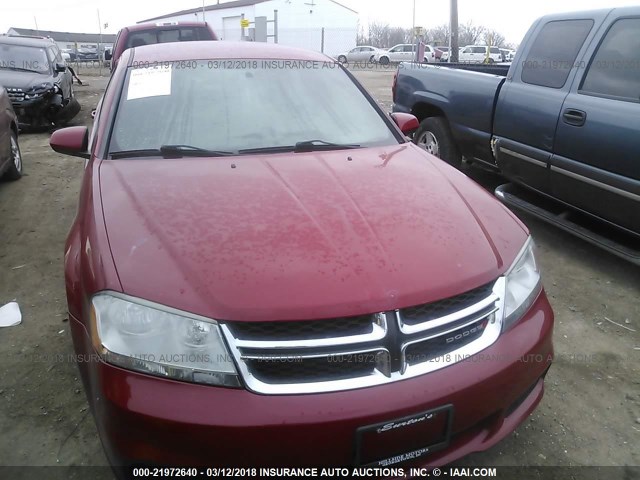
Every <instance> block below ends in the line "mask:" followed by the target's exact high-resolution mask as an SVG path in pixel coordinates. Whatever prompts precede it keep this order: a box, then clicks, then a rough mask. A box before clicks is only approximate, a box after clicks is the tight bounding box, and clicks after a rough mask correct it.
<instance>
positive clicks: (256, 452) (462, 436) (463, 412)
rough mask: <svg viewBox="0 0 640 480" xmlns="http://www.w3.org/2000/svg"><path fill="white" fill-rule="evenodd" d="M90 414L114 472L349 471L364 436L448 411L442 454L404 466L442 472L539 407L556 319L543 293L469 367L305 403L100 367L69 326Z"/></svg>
mask: <svg viewBox="0 0 640 480" xmlns="http://www.w3.org/2000/svg"><path fill="white" fill-rule="evenodd" d="M71 327H72V334H73V341H74V345H75V349H76V353H77V354H78V355H80V357H79V358H83V359H87V358H92V359H93V360H92V361H83V362H80V363H79V366H80V370H81V373H82V378H83V382H84V384H85V389H86V392H87V397H88V399H89V403H90V406H91V408H92V411H93V414H94V418H95V420H96V424H97V427H98V431H99V433H100V437H101V440H102V443H103V445H104V448H105V451H106V453H107V456H108V458H109V460H110V462H111V463H112V464H113V465H124V466H133V465H145V464H147V465H149V464H152V465H203V466H204V465H208V466H233V467H236V466H277V467H282V466H348V465H353V463H354V459H355V432H356V429H358V428H359V427H362V426H366V425H372V424H376V423H380V422H387V421H389V420H393V419H397V418H402V417H406V416H409V415H414V414H416V413H419V412H424V411H427V410H431V409H434V408H437V407H440V406H442V405H447V404H451V405H453V407H454V413H453V422H452V437H451V442H450V444H449V446H448V447H447V448H445V449H443V450H440V451H437V452H434V453H431V454H430V455H428V456H426V457H422V458H420V459H419V461H416V462H413V463H409V464H408V465H420V466H440V465H444V464H447V463H450V462H452V461H454V460H456V459H459V458H461V457H463V456H465V455H467V454H469V453H472V452H477V451H483V450H486V449H487V448H490V447H491V446H493V445H495V444H496V443H497V442H499V441H500V440H502V439H503V438H504V437H505V436H507V435H508V434H509V433H511V432H512V431H513V430H514V429H515V428H516V427H517V426H518V425H519V424H520V423H521V422H522V421H523V420H524V419H525V418H526V417H527V416H528V415H529V414H530V413H531V412H532V411H533V410H534V408H535V407H536V405H537V404H538V403H539V402H540V400H541V398H542V395H543V389H544V387H543V378H544V375H545V374H546V372H547V370H548V368H549V366H550V364H551V360H552V356H553V347H552V330H553V312H552V310H551V307H550V305H549V302H548V300H547V298H546V295H545V294H544V292H542V293H541V294H540V295H539V297H538V298H537V300H536V302H535V303H534V304H533V306H532V307H531V309H530V310H529V312H528V313H527V314H526V315H525V317H524V318H523V319H522V320H521V321H520V322H519V323H518V324H516V326H514V327H513V328H512V329H511V330H509V331H508V332H506V333H505V334H503V335H502V336H501V337H500V338H499V339H498V340H497V341H496V342H495V343H494V344H493V345H492V346H490V347H489V348H487V349H485V350H484V351H482V352H481V353H480V354H479V355H478V356H477V357H476V358H475V359H471V360H468V361H462V362H459V363H457V364H454V365H452V366H450V367H447V368H444V369H441V370H438V371H435V372H433V373H430V374H427V375H424V376H421V377H417V378H413V379H410V380H405V381H399V382H395V383H391V384H386V385H382V386H377V387H371V388H364V389H360V390H350V391H344V392H333V393H325V394H312V395H291V396H284V395H282V396H278V395H258V394H254V393H251V392H249V391H247V390H243V389H229V388H218V387H211V386H205V385H195V384H189V383H182V382H177V381H171V380H165V379H160V378H156V377H151V376H148V375H144V374H140V373H136V372H132V371H127V370H123V369H121V368H118V367H114V366H112V365H108V364H106V363H103V362H102V361H100V360H97V359H96V356H95V352H94V351H93V348H92V346H91V343H90V339H89V336H88V335H87V332H86V329H85V328H84V325H83V324H82V323H81V322H80V321H78V320H77V319H74V318H72V319H71Z"/></svg>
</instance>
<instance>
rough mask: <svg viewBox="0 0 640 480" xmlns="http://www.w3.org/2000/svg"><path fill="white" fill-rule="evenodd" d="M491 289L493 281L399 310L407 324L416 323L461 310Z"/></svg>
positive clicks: (486, 294) (490, 291) (478, 299)
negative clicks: (466, 290)
mask: <svg viewBox="0 0 640 480" xmlns="http://www.w3.org/2000/svg"><path fill="white" fill-rule="evenodd" d="M492 291H493V283H489V284H487V285H483V286H481V287H478V288H475V289H473V290H469V291H468V292H465V293H462V294H460V295H456V296H455V297H449V298H445V299H443V300H438V301H436V302H432V303H426V304H424V305H417V306H415V307H409V308H403V309H401V310H400V313H401V315H402V320H403V321H404V323H405V324H407V325H416V324H419V323H423V322H428V321H430V320H435V319H436V318H441V317H444V316H446V315H449V314H451V313H454V312H458V311H460V310H463V309H465V308H467V307H470V306H471V305H475V304H476V303H478V302H480V301H482V300H484V299H485V298H487V297H488V296H489V295H491V293H492Z"/></svg>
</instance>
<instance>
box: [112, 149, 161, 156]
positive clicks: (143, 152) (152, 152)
mask: <svg viewBox="0 0 640 480" xmlns="http://www.w3.org/2000/svg"><path fill="white" fill-rule="evenodd" d="M109 155H111V158H128V157H131V158H134V157H161V156H162V152H161V151H160V149H158V148H143V149H138V150H121V151H119V152H109Z"/></svg>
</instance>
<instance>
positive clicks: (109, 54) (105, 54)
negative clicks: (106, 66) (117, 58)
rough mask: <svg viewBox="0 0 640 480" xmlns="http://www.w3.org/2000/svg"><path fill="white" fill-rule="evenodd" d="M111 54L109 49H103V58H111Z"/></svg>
mask: <svg viewBox="0 0 640 480" xmlns="http://www.w3.org/2000/svg"><path fill="white" fill-rule="evenodd" d="M112 56H113V55H111V50H105V51H104V59H105V60H111V57H112Z"/></svg>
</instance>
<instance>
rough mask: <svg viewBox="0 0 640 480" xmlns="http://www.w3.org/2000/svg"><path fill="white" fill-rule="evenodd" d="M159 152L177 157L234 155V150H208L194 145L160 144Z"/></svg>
mask: <svg viewBox="0 0 640 480" xmlns="http://www.w3.org/2000/svg"><path fill="white" fill-rule="evenodd" d="M160 152H161V153H162V154H163V155H164V156H167V155H169V156H171V157H174V156H178V157H227V156H229V155H235V153H234V152H228V151H226V150H208V149H206V148H201V147H194V146H193V145H162V146H161V147H160Z"/></svg>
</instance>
